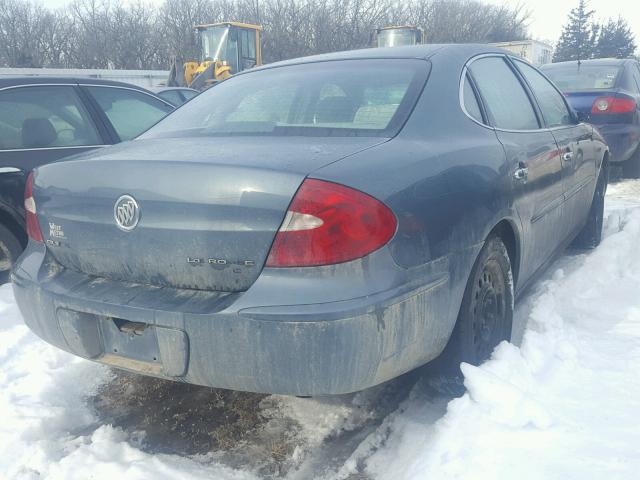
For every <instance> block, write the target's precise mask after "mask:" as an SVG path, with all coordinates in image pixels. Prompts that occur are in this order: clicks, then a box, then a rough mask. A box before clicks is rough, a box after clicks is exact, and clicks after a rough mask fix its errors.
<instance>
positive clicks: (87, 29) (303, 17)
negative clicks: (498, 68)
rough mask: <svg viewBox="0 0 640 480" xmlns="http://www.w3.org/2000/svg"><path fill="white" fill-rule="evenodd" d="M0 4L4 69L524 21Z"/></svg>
mask: <svg viewBox="0 0 640 480" xmlns="http://www.w3.org/2000/svg"><path fill="white" fill-rule="evenodd" d="M35 1H37V0H0V64H4V65H11V66H24V65H29V66H40V65H42V66H66V67H79V68H110V67H112V68H168V66H169V64H170V60H171V58H172V57H174V56H179V57H181V58H183V59H189V58H193V59H195V58H197V57H198V50H199V49H198V45H197V41H196V37H195V35H194V32H193V27H194V26H195V25H198V24H206V23H214V22H219V21H222V20H236V21H242V22H249V23H259V24H261V25H262V26H263V34H262V44H263V50H264V53H263V58H264V61H265V62H273V61H277V60H283V59H287V58H292V57H298V56H303V55H311V54H316V53H325V52H331V51H338V50H348V49H353V48H364V47H367V46H369V44H370V35H371V32H372V31H373V30H374V29H375V28H378V27H381V26H384V25H392V24H395V25H399V24H405V25H406V24H408V25H415V26H419V27H422V28H423V29H424V30H425V32H426V37H427V40H428V41H429V42H431V43H445V42H489V41H501V40H516V39H521V38H524V37H525V36H526V35H527V26H526V21H527V18H528V14H527V12H524V11H523V10H522V8H520V7H516V8H511V7H507V6H492V5H486V4H483V3H481V2H480V1H479V0H409V1H408V2H397V1H395V0H165V1H164V3H163V4H162V5H161V6H159V7H158V6H157V5H152V4H150V3H147V0H133V1H127V2H124V0H74V1H73V2H72V3H71V5H70V6H69V7H68V8H66V9H63V10H57V11H52V10H48V9H46V8H44V7H42V6H41V5H40V4H39V3H32V2H35Z"/></svg>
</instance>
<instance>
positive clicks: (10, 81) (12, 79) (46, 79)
mask: <svg viewBox="0 0 640 480" xmlns="http://www.w3.org/2000/svg"><path fill="white" fill-rule="evenodd" d="M43 84H47V85H50V84H61V85H63V84H67V85H68V84H74V85H76V84H78V85H106V86H111V87H125V88H131V89H135V90H140V91H143V92H149V90H147V89H146V88H142V87H140V86H138V85H133V84H131V83H125V82H118V81H115V80H104V79H101V78H93V77H76V76H74V77H55V76H49V75H6V76H5V75H3V76H0V88H6V87H15V86H20V85H43Z"/></svg>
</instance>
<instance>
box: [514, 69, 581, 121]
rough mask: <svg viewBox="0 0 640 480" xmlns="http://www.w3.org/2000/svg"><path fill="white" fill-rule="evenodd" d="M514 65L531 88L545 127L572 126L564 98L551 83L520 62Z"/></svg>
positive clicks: (571, 119) (571, 118) (571, 117)
mask: <svg viewBox="0 0 640 480" xmlns="http://www.w3.org/2000/svg"><path fill="white" fill-rule="evenodd" d="M515 63H516V65H517V66H518V69H519V70H520V72H521V73H522V76H523V77H524V78H525V80H526V81H527V83H528V84H529V86H530V87H531V90H532V91H533V94H534V95H535V97H536V100H537V101H538V106H539V107H540V110H542V116H543V117H544V120H545V123H546V124H547V127H550V128H553V127H561V126H565V125H573V123H574V121H573V116H572V115H571V113H570V112H569V108H567V104H566V103H565V101H564V97H563V96H562V94H561V93H560V92H558V90H557V89H556V88H555V87H554V86H553V85H552V84H551V82H550V81H549V80H547V79H546V78H545V77H544V76H543V75H542V74H541V73H540V72H538V71H537V70H536V69H535V68H533V67H532V66H530V65H528V64H526V63H524V62H520V61H516V62H515Z"/></svg>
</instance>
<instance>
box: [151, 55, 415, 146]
mask: <svg viewBox="0 0 640 480" xmlns="http://www.w3.org/2000/svg"><path fill="white" fill-rule="evenodd" d="M427 73H428V63H427V62H425V61H424V60H406V59H384V60H364V59H363V60H344V61H331V62H318V63H309V64H304V65H292V66H286V67H277V68H273V69H266V70H263V71H258V72H251V73H247V74H242V75H238V76H236V77H232V78H231V79H229V80H226V81H224V82H222V83H220V84H218V85H216V86H214V87H213V88H211V89H209V90H207V91H206V92H204V93H202V94H200V95H199V96H198V97H196V98H194V99H193V100H192V101H191V102H189V103H188V104H186V105H185V106H184V107H182V108H180V109H179V110H177V111H176V112H175V113H174V114H172V115H170V116H169V117H167V118H166V119H164V120H163V121H161V122H160V123H158V124H157V125H156V126H155V127H153V128H152V129H151V130H149V131H148V132H147V133H145V134H144V135H143V136H142V137H140V138H157V137H167V136H186V135H189V136H190V135H206V136H228V135H272V136H278V135H280V136H393V135H394V134H395V133H397V131H398V130H399V129H400V127H401V126H402V125H403V124H404V122H405V120H406V118H407V116H408V115H409V113H410V111H411V109H412V108H413V105H414V103H415V101H416V99H417V97H418V95H419V94H420V91H421V89H422V86H423V84H424V82H425V80H426V76H427Z"/></svg>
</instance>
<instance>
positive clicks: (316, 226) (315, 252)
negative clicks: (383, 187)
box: [266, 179, 397, 267]
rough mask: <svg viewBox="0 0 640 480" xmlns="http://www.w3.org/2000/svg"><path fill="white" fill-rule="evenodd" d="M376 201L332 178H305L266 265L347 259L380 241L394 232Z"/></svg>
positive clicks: (394, 224) (391, 217) (388, 213)
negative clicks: (334, 181) (326, 179)
mask: <svg viewBox="0 0 640 480" xmlns="http://www.w3.org/2000/svg"><path fill="white" fill-rule="evenodd" d="M396 227H397V220H396V217H395V215H394V214H393V212H391V210H390V209H389V208H388V207H387V206H386V205H384V204H383V203H382V202H380V201H379V200H376V199H375V198H373V197H371V196H369V195H367V194H365V193H362V192H359V191H358V190H354V189H352V188H349V187H345V186H343V185H338V184H336V183H331V182H325V181H323V180H313V179H307V180H305V181H304V182H303V184H302V186H301V187H300V189H299V190H298V192H297V193H296V196H295V197H294V199H293V201H292V202H291V205H290V206H289V211H288V212H287V215H286V217H285V219H284V221H283V222H282V226H281V227H280V230H279V231H278V233H277V235H276V238H275V240H274V242H273V245H272V247H271V252H270V253H269V257H268V258H267V264H266V266H267V267H310V266H319V265H331V264H335V263H342V262H348V261H350V260H355V259H357V258H361V257H364V256H365V255H368V254H369V253H371V252H373V251H374V250H377V249H379V248H380V247H382V246H383V245H385V244H386V243H387V242H389V240H391V238H392V237H393V235H394V234H395V232H396Z"/></svg>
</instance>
